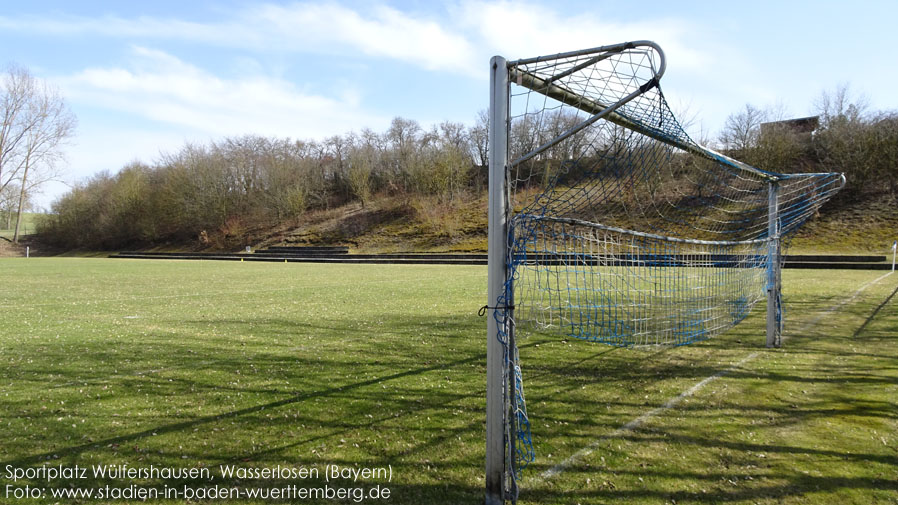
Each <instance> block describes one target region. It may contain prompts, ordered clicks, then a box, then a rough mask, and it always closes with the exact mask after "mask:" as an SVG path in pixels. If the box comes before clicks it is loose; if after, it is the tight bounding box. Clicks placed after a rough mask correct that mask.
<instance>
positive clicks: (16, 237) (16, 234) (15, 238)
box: [12, 158, 29, 244]
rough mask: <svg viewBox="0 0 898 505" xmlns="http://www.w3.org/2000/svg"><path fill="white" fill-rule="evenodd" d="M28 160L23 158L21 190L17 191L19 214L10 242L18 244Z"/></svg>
mask: <svg viewBox="0 0 898 505" xmlns="http://www.w3.org/2000/svg"><path fill="white" fill-rule="evenodd" d="M28 165H29V163H28V158H25V171H23V172H22V189H21V191H19V212H18V214H17V215H16V231H15V232H13V235H12V242H13V243H14V244H18V243H19V226H20V225H21V224H22V208H23V207H24V206H25V187H26V186H25V184H26V183H27V182H28Z"/></svg>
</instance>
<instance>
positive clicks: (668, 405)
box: [536, 272, 892, 480]
mask: <svg viewBox="0 0 898 505" xmlns="http://www.w3.org/2000/svg"><path fill="white" fill-rule="evenodd" d="M891 274H892V272H889V273H887V274H885V275H883V276H880V277H877V278H876V279H873V280H872V281H870V282H868V283H866V284H864V285H862V286H861V287H859V288H858V289H857V291H855V292H854V293H853V294H852V295H851V296H850V297H848V298H845V299H844V300H842V301H841V302H839V303H837V304H835V305H833V306H832V307H829V308H827V309H826V310H824V311H823V312H821V313H820V314H819V315H818V316H817V317H815V318H814V319H812V320H810V321H808V322H807V323H805V324H804V325H802V326H801V327H799V328H798V329H797V330H796V331H804V330H806V329H808V328H809V327H812V326H814V325H816V324H817V323H818V322H820V320H821V319H823V318H824V317H826V316H827V315H829V314H832V313H833V312H835V311H837V310H839V309H840V308H842V307H844V306H845V305H847V304H849V303H851V302H853V301H854V300H855V299H856V298H857V297H858V296H859V295H860V294H861V292H862V291H864V290H865V289H867V288H868V287H870V286H872V285H874V284H876V283H877V282H879V281H881V280H883V279H885V278H886V277H888V276H889V275H891ZM760 354H761V353H760V352H758V351H755V352H753V353H751V354H749V355H748V356H746V357H744V358H742V359H741V360H739V362H737V363H736V364H734V365H731V366H730V367H729V368H727V369H725V370H721V371H719V372H717V373H716V374H714V375H711V376H710V377H706V378H704V379H702V380H701V381H700V382H698V383H697V384H695V385H694V386H692V387H691V388H689V389H687V390H686V391H683V392H682V393H680V394H679V395H677V396H675V397H673V398H671V399H669V400H667V401H666V402H665V403H664V405H662V406H660V407H657V408H654V409H652V410H650V411H648V412H646V413H645V414H643V415H641V416H639V417H637V418H636V419H633V420H632V421H630V422H628V423H627V424H625V425H623V426H621V427H620V428H618V429H616V430H614V431H612V432H611V433H609V434H608V435H605V436H603V437H601V438H599V439H597V440H595V441H594V442H592V443H591V444H589V445H588V446H586V447H584V448H583V449H580V450H579V451H577V452H575V453H574V454H572V455H571V456H570V457H568V458H567V459H565V460H564V461H562V462H561V463H558V464H557V465H555V466H553V467H552V468H549V469H548V470H546V471H545V472H543V473H541V474H540V475H539V478H538V479H536V480H548V479H551V478H553V477H555V476H556V475H558V474H560V473H561V472H564V471H565V470H567V469H568V468H570V466H571V465H573V464H574V463H577V462H578V461H580V460H582V459H583V458H585V457H587V456H589V455H590V454H592V453H593V451H595V450H596V449H597V448H598V447H599V444H600V443H601V442H602V441H603V440H607V439H609V438H618V437H620V436H622V435H624V434H625V433H627V432H628V431H633V430H635V429H636V428H639V427H640V426H642V424H643V423H645V422H646V421H648V420H649V419H651V418H653V417H655V416H657V415H659V414H661V413H662V412H664V411H665V410H670V409H672V408H674V407H676V406H677V405H678V404H679V403H680V402H681V401H683V399H684V398H688V397H690V396H692V395H694V394H695V393H696V392H697V391H698V390H699V389H701V388H703V387H705V386H706V385H708V383H710V382H712V381H714V380H716V379H719V378H720V377H723V376H724V375H726V374H728V373H730V372H732V371H734V370H736V369H737V368H739V367H741V366H742V365H744V364H746V363H748V362H749V361H751V360H753V359H755V358H756V357H758V356H759V355H760Z"/></svg>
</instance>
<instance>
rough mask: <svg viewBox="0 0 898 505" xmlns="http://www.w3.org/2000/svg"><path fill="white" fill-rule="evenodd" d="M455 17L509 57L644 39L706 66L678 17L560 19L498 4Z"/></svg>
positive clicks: (479, 4)
mask: <svg viewBox="0 0 898 505" xmlns="http://www.w3.org/2000/svg"><path fill="white" fill-rule="evenodd" d="M455 15H456V17H457V18H458V20H459V24H460V25H461V26H464V27H466V28H467V29H468V30H470V31H472V32H473V33H475V34H476V35H477V36H478V37H479V38H481V39H482V41H483V43H482V46H485V47H489V48H491V49H492V50H493V51H498V52H499V53H500V54H502V55H503V56H505V57H507V58H509V59H519V58H529V57H533V56H541V55H550V54H554V53H558V52H564V51H572V50H576V49H586V48H590V47H596V46H601V45H609V44H616V43H619V42H628V41H633V40H645V39H649V40H653V41H655V42H657V43H659V44H660V45H661V46H662V48H663V49H664V50H665V53H666V54H667V55H668V58H670V57H671V56H674V57H675V58H676V59H677V64H678V65H684V66H689V67H696V66H701V65H704V64H706V63H707V55H705V54H703V53H701V52H700V51H697V50H695V49H693V48H691V47H690V46H689V45H688V44H687V42H686V39H687V38H688V37H687V36H688V34H689V32H690V26H689V25H688V23H687V22H685V21H683V20H678V19H658V20H647V21H639V22H629V23H624V22H614V21H608V20H604V19H602V18H601V17H599V16H598V15H597V14H594V13H590V12H578V13H577V14H576V15H571V16H564V15H562V14H560V13H559V12H558V11H557V10H554V9H552V8H550V7H545V6H542V5H539V4H535V3H530V2H511V1H504V0H498V1H481V0H463V2H462V3H461V4H459V6H458V8H457V11H456V13H455Z"/></svg>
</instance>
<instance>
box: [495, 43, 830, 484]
mask: <svg viewBox="0 0 898 505" xmlns="http://www.w3.org/2000/svg"><path fill="white" fill-rule="evenodd" d="M493 62H494V64H496V62H499V63H498V65H504V68H502V69H497V68H494V70H493V72H494V81H493V85H494V99H493V104H492V106H493V107H492V114H493V115H492V116H491V121H493V122H494V123H495V124H494V125H493V128H492V131H493V138H491V142H492V143H491V147H490V148H491V150H504V153H503V152H494V153H493V155H494V157H493V158H491V164H495V165H497V166H498V165H501V166H502V168H501V169H496V170H501V172H500V171H493V170H492V169H491V177H492V176H494V175H495V176H496V177H501V178H502V179H503V180H502V186H503V189H502V191H501V192H498V191H495V192H492V193H491V198H494V199H495V198H501V199H503V200H504V201H502V202H495V201H494V202H492V203H491V209H494V208H496V207H495V206H496V205H498V206H500V208H501V209H502V213H503V216H502V219H498V220H497V221H496V222H495V223H494V222H491V226H501V227H502V230H501V232H500V233H502V234H504V236H505V250H504V251H503V257H504V277H503V278H501V279H499V281H498V282H500V283H501V288H500V289H498V296H496V297H495V298H491V299H490V301H489V302H490V303H489V308H490V309H492V310H491V317H492V318H493V319H494V322H493V323H492V324H491V328H492V331H493V332H494V334H492V335H490V338H493V339H497V340H498V341H499V342H500V343H501V345H502V359H503V365H502V374H501V375H502V381H503V383H502V384H503V385H502V397H503V406H502V407H501V408H502V415H503V448H504V454H503V460H502V464H503V466H504V470H503V471H504V476H503V480H502V482H503V488H504V493H505V497H509V496H511V497H512V498H513V497H514V496H516V489H517V488H516V482H517V478H518V477H519V475H520V472H521V470H523V469H524V467H526V466H527V464H528V463H529V462H531V461H532V460H533V449H532V445H531V441H530V433H529V420H528V417H527V412H526V408H525V401H524V393H523V385H524V381H523V378H522V374H521V364H520V363H519V360H518V353H517V347H516V345H515V342H516V340H519V339H520V338H521V337H522V336H523V335H524V334H526V333H527V331H529V330H531V329H534V328H539V329H541V330H546V329H547V330H548V331H552V332H557V333H558V335H560V336H563V337H573V338H577V339H581V340H586V341H592V342H600V343H604V344H610V345H614V346H631V345H683V344H689V343H692V342H696V341H700V340H704V339H707V338H710V337H712V336H714V335H717V334H719V333H721V332H723V331H726V330H727V329H728V328H730V327H732V326H733V325H735V324H737V323H739V322H740V321H741V320H743V319H744V318H745V317H746V316H747V315H748V314H749V312H750V311H751V310H752V308H753V307H754V306H755V305H756V304H757V303H758V302H760V301H762V300H764V299H765V298H766V299H768V311H772V314H771V318H770V320H771V321H772V322H771V323H770V324H771V325H772V326H773V331H774V332H778V331H779V326H780V324H781V317H780V314H781V309H780V301H779V282H780V281H779V274H778V272H779V268H778V267H779V262H780V261H781V258H782V255H781V251H780V243H781V242H780V239H781V237H782V236H784V235H786V234H788V233H789V232H791V231H793V230H795V229H796V228H797V227H798V226H800V225H801V224H802V222H804V221H805V220H806V219H808V218H809V217H810V216H812V215H813V214H814V213H815V212H816V211H817V209H818V208H819V207H820V205H822V204H823V203H824V202H825V201H826V200H827V199H828V198H830V197H831V196H832V195H833V194H834V193H835V192H836V191H838V190H839V189H840V188H841V186H842V185H843V183H844V178H843V177H842V175H841V174H838V173H824V174H780V173H772V172H768V171H764V170H760V169H758V168H755V167H752V166H749V165H747V164H745V163H742V162H740V161H737V160H735V159H732V158H730V157H728V156H726V155H724V154H721V153H718V152H715V151H713V150H711V149H708V148H706V147H703V146H701V145H699V144H698V143H696V142H695V141H693V139H692V138H691V137H690V136H689V135H688V134H687V133H686V132H685V131H684V129H683V127H682V126H681V125H680V123H679V122H678V121H677V119H676V118H675V117H674V115H673V114H672V112H671V109H670V107H669V106H668V104H667V101H666V100H665V97H664V94H663V93H662V92H661V88H660V86H659V80H660V78H661V76H662V75H663V73H664V69H665V61H664V54H663V52H662V51H661V49H660V48H659V47H658V46H657V45H656V44H654V43H652V42H647V41H641V42H631V43H626V44H617V45H613V46H605V47H600V48H595V49H589V50H583V51H576V52H570V53H564V54H558V55H554V56H547V57H539V58H531V59H524V60H518V61H512V62H506V61H505V60H504V59H501V58H499V57H497V58H494V59H493ZM503 87H504V89H505V99H506V101H505V102H504V103H503V102H502V101H501V89H502V88H503ZM497 93H499V94H498V95H497ZM497 96H498V98H497ZM501 135H504V138H503V137H501ZM491 237H493V235H491ZM496 240H498V239H496ZM495 243H497V242H493V241H492V239H491V244H490V247H491V248H492V247H494V245H495ZM495 282H497V279H495V278H494V279H492V280H491V283H495ZM769 327H770V325H769ZM488 422H489V420H488ZM488 436H489V435H488ZM488 443H489V441H488ZM488 451H489V449H488ZM488 459H489V456H488ZM488 466H489V461H488ZM489 472H490V468H488V481H489ZM488 486H489V482H488Z"/></svg>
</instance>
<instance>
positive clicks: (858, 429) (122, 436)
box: [0, 258, 898, 504]
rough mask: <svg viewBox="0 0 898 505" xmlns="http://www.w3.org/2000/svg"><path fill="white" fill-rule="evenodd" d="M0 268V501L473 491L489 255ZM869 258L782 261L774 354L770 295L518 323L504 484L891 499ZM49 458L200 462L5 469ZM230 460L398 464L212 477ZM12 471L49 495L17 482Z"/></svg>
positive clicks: (449, 495) (895, 401) (894, 495)
mask: <svg viewBox="0 0 898 505" xmlns="http://www.w3.org/2000/svg"><path fill="white" fill-rule="evenodd" d="M0 272H2V274H0V275H2V280H3V297H2V298H0V352H2V354H0V427H2V431H0V433H2V440H3V442H2V444H0V481H2V482H0V486H3V487H2V488H0V502H3V503H26V502H29V501H33V502H41V503H42V502H48V503H54V502H59V503H106V502H113V500H109V499H87V498H84V497H82V498H78V499H75V498H70V497H69V498H51V497H50V496H49V493H50V492H51V490H52V489H57V490H58V489H60V488H68V489H102V488H104V486H110V487H111V488H116V489H122V488H126V487H128V486H132V485H133V486H138V487H142V488H154V489H162V488H164V487H165V486H168V487H169V488H172V489H179V490H180V489H183V488H190V489H210V488H213V487H221V488H227V489H231V488H239V489H253V488H260V489H262V488H264V489H274V488H285V487H287V486H290V485H296V486H300V487H304V488H310V487H322V486H326V485H329V486H331V487H335V488H336V487H341V488H354V487H361V488H365V489H366V490H370V489H371V488H373V487H374V486H378V485H379V486H383V487H387V488H389V490H390V497H389V498H388V499H379V500H378V499H366V500H364V502H365V503H369V502H381V503H407V504H417V503H442V504H458V503H480V502H481V501H482V496H483V443H484V442H483V433H484V427H483V402H484V388H485V383H484V381H485V368H484V362H485V351H484V349H485V343H484V338H485V336H484V333H485V331H484V328H485V321H484V319H482V318H478V317H477V315H476V312H477V309H478V307H479V306H480V305H482V304H483V303H485V300H486V290H485V274H486V269H485V268H483V267H459V266H407V265H397V266H371V265H312V264H270V263H269V264H260V263H249V262H247V263H231V262H176V261H158V262H157V261H142V260H138V261H128V260H99V259H44V258H38V259H34V258H33V259H29V260H25V259H4V260H0ZM881 275H882V272H861V271H858V272H848V271H796V270H786V271H785V272H784V285H785V289H786V293H785V295H786V310H787V325H788V326H787V332H786V338H785V342H784V347H783V349H779V350H766V349H763V343H764V334H763V322H764V321H763V319H764V317H763V311H756V312H755V313H753V314H752V316H750V317H749V318H748V319H747V320H746V321H745V322H743V323H742V324H740V325H739V326H737V327H736V328H735V329H733V330H731V331H730V332H728V333H726V334H724V335H723V336H721V337H717V338H715V339H712V340H710V341H707V342H703V343H699V344H695V345H691V346H685V347H679V348H648V349H618V348H609V347H605V346H601V345H597V344H589V343H584V342H576V341H565V340H563V339H560V338H550V337H547V336H537V337H533V338H531V339H529V340H527V341H524V342H521V359H522V364H523V367H524V384H525V388H526V393H527V399H528V408H529V411H530V416H531V420H532V422H533V435H534V440H535V448H536V451H537V460H536V462H535V463H534V464H533V465H531V467H530V468H529V469H528V470H526V472H525V479H524V482H523V490H522V493H521V500H520V502H521V503H539V504H549V503H558V504H571V503H672V502H676V503H701V504H711V503H723V502H726V503H746V504H748V503H821V504H823V503H859V504H860V503H863V504H868V503H898V450H896V447H898V336H896V335H898V310H896V307H898V295H896V294H895V293H896V290H898V276H896V275H892V276H889V277H886V278H883V279H881V280H879V281H878V282H877V283H875V284H873V285H870V286H869V287H867V288H866V289H865V290H863V291H861V292H860V293H859V294H857V296H854V297H853V296H852V295H853V294H854V293H855V291H856V290H857V289H858V288H859V287H861V286H863V285H864V284H866V283H868V282H870V281H872V280H874V279H877V278H878V277H880V276H881ZM756 352H757V353H758V354H757V355H756V356H754V357H752V358H751V359H748V360H746V361H743V360H745V358H746V357H749V356H751V355H752V354H753V353H756ZM739 362H742V365H740V366H738V367H735V368H731V367H732V366H733V364H735V363H739ZM728 369H729V371H728V373H727V374H726V375H723V376H720V377H718V378H716V379H715V380H713V381H711V382H708V383H707V384H706V385H705V386H704V387H703V388H702V389H700V390H698V391H696V392H695V393H694V394H693V395H692V396H690V397H687V398H684V399H682V401H681V402H680V403H679V404H677V405H676V406H675V407H674V408H671V409H667V410H663V411H660V412H658V413H657V415H654V416H652V417H650V418H647V419H646V420H645V421H644V422H643V423H642V424H641V425H640V426H639V427H637V428H636V429H634V430H629V431H621V430H619V428H620V427H621V426H623V425H625V424H626V423H628V422H629V421H631V420H633V419H635V418H638V417H639V416H642V415H644V414H645V413H647V412H650V411H652V410H653V409H656V408H657V407H660V406H663V405H664V404H665V403H666V402H667V401H668V400H669V399H670V398H672V397H676V396H678V395H679V394H680V393H681V392H683V391H685V390H687V389H689V388H691V387H692V386H694V385H695V384H697V383H699V382H700V381H702V380H703V379H705V378H707V377H709V376H713V375H715V374H717V373H719V372H721V371H723V370H728ZM584 447H591V448H592V452H591V453H590V454H586V455H583V456H582V457H577V458H576V459H574V460H573V461H572V462H570V463H569V464H567V466H565V468H564V470H563V471H562V472H560V473H559V474H558V475H556V476H554V477H551V478H548V479H546V478H542V477H541V473H542V472H544V471H545V470H547V469H550V468H552V467H554V466H555V465H558V464H559V463H561V462H564V461H566V460H568V458H570V457H571V456H572V455H575V454H578V453H579V451H581V450H582V449H583V448H584ZM60 465H61V466H62V467H65V468H71V467H75V466H79V465H80V466H82V467H89V466H90V465H128V466H129V467H131V468H142V469H146V468H151V467H153V468H184V469H189V468H195V469H201V468H204V469H209V471H210V472H211V475H212V476H213V477H212V479H209V478H205V477H199V478H194V477H184V478H153V477H141V476H137V477H134V478H111V477H95V476H94V475H93V474H92V473H89V474H88V475H87V478H83V479H82V478H59V479H50V480H48V479H46V478H44V479H41V478H25V479H22V480H19V481H18V482H15V483H12V482H11V479H10V478H8V475H7V472H8V470H7V469H8V468H18V469H26V468H35V467H41V466H45V467H59V466H60ZM222 465H226V466H231V467H236V468H277V467H278V465H280V466H282V467H291V468H299V467H302V468H307V469H312V468H318V469H321V470H324V469H325V468H326V465H338V466H339V467H342V468H355V469H356V470H357V471H358V470H360V469H365V468H367V469H372V470H373V469H380V468H385V467H388V468H389V469H390V471H391V477H389V478H384V476H383V475H380V474H378V475H369V476H367V477H365V476H359V477H358V478H357V480H355V481H353V478H352V477H351V476H347V474H344V475H343V476H341V478H338V479H336V480H331V481H330V482H326V481H325V479H324V476H323V475H322V476H321V477H320V478H318V479H314V478H305V479H296V478H287V477H282V476H281V477H278V476H275V477H271V476H267V477H262V476H258V475H249V476H247V475H242V476H232V477H223V476H222V475H221V471H220V468H221V466H222ZM7 485H13V487H14V488H16V489H21V488H22V487H24V486H26V485H28V486H31V487H32V488H38V489H41V490H43V492H44V493H47V494H45V495H44V497H43V498H40V499H34V500H14V499H11V498H10V497H9V496H5V495H4V493H8V492H9V488H6V486H7ZM193 501H196V500H193ZM200 501H202V500H200ZM216 501H217V502H225V503H250V502H252V503H256V502H258V503H271V502H278V501H280V502H287V501H288V500H284V499H273V500H261V499H258V500H254V499H250V498H246V497H245V496H244V497H243V498H240V499H228V500H216ZM292 501H301V500H292ZM305 501H306V502H316V500H305ZM317 501H318V502H322V503H355V502H356V501H357V500H356V499H354V498H353V497H352V496H347V497H346V498H344V499H342V500H339V499H338V500H325V499H322V500H317ZM115 502H116V503H122V502H123V500H118V501H115ZM147 502H148V503H186V502H187V500H185V499H183V497H180V498H179V499H173V498H169V499H163V498H159V499H150V500H147Z"/></svg>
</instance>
